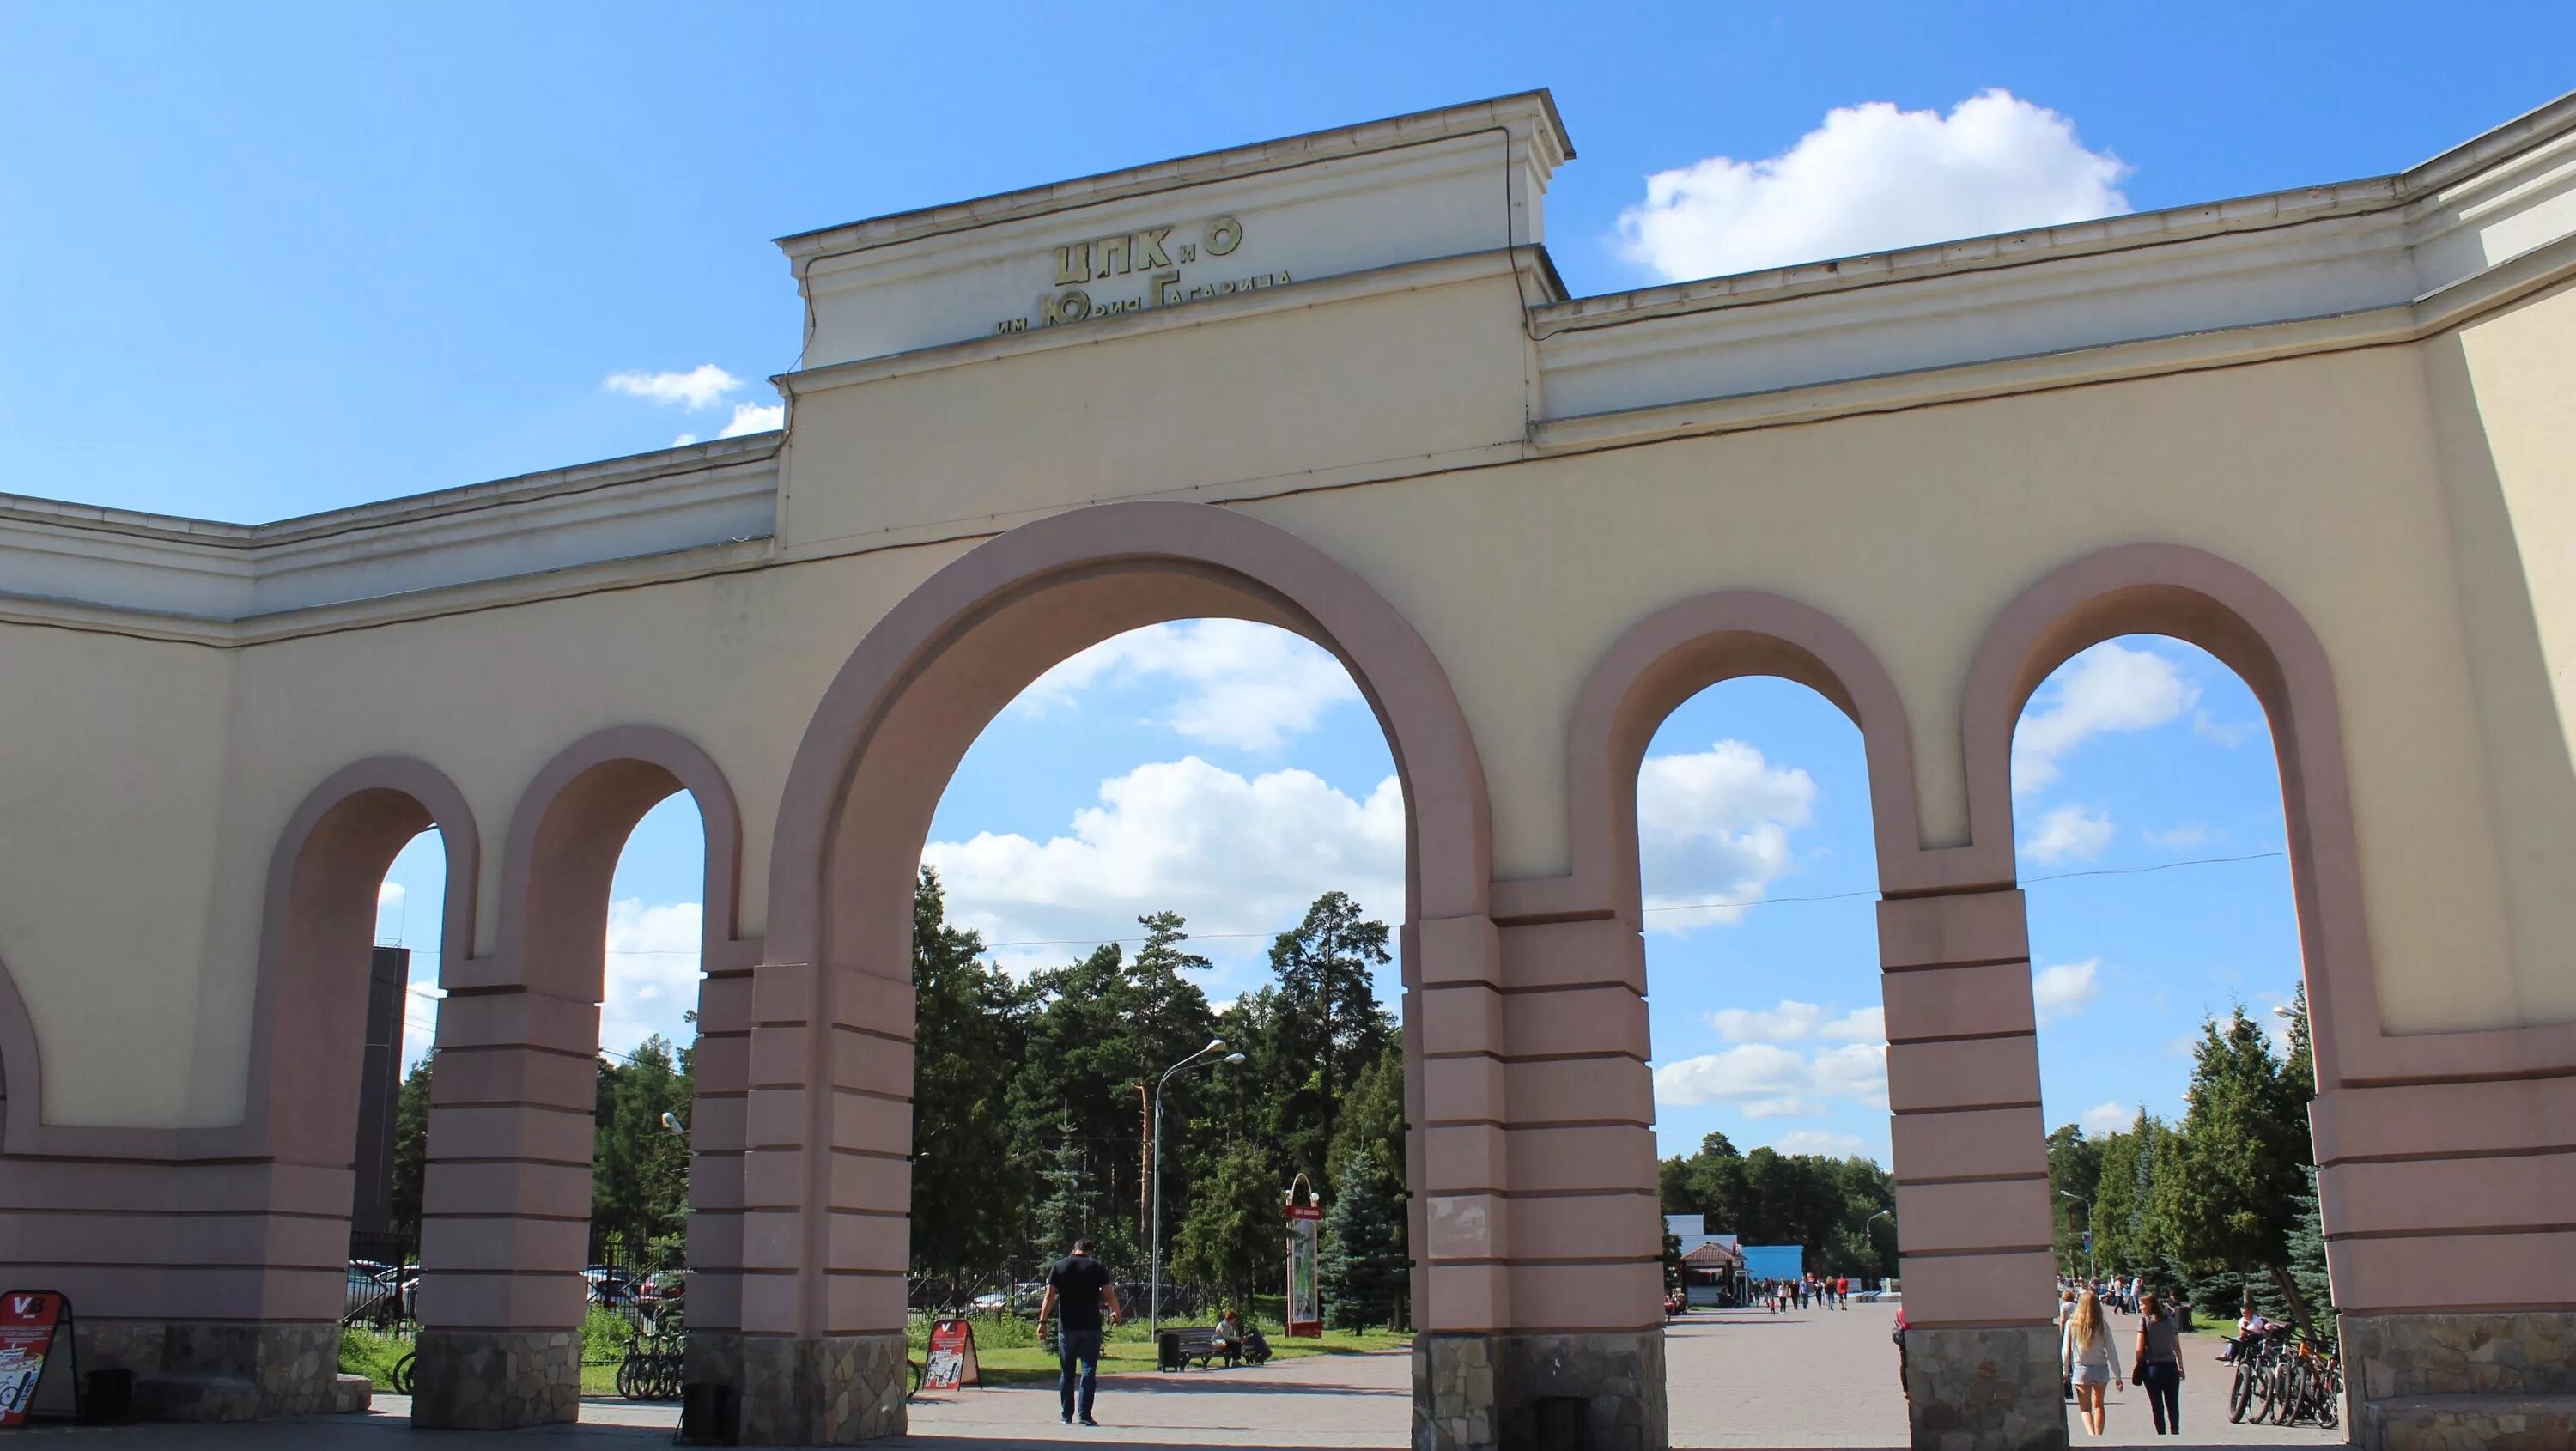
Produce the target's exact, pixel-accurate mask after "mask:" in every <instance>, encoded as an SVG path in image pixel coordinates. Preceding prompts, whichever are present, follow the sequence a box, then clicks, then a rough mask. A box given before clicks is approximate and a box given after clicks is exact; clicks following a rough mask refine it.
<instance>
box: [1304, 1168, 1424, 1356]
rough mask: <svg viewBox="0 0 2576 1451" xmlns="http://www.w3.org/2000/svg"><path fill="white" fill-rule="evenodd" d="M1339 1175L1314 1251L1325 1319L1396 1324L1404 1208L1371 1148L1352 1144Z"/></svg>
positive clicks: (1343, 1325) (1342, 1323) (1356, 1325)
mask: <svg viewBox="0 0 2576 1451" xmlns="http://www.w3.org/2000/svg"><path fill="white" fill-rule="evenodd" d="M1338 1177H1339V1179H1340V1182H1341V1186H1342V1188H1341V1193H1340V1195H1339V1197H1337V1198H1335V1199H1334V1200H1333V1202H1332V1204H1331V1206H1330V1207H1329V1208H1327V1209H1326V1210H1325V1211H1324V1222H1323V1242H1322V1244H1321V1245H1320V1246H1319V1247H1318V1248H1317V1250H1316V1255H1315V1276H1316V1283H1317V1285H1318V1287H1319V1288H1320V1290H1321V1292H1322V1295H1323V1301H1324V1318H1325V1319H1326V1320H1327V1321H1328V1322H1330V1323H1331V1324H1332V1325H1333V1326H1335V1327H1336V1328H1338V1329H1344V1330H1359V1329H1364V1328H1366V1327H1368V1326H1371V1325H1388V1326H1392V1325H1394V1324H1396V1323H1397V1308H1396V1307H1397V1305H1398V1304H1399V1303H1400V1302H1401V1300H1402V1298H1403V1291H1404V1282H1405V1279H1406V1273H1407V1268H1408V1267H1407V1264H1406V1262H1405V1257H1404V1207H1403V1205H1402V1204H1401V1203H1400V1202H1399V1201H1398V1200H1397V1198H1396V1196H1395V1195H1394V1194H1393V1193H1391V1192H1389V1188H1388V1178H1389V1176H1388V1174H1387V1172H1386V1166H1385V1165H1384V1164H1383V1163H1381V1162H1379V1159H1378V1156H1377V1155H1376V1154H1375V1153H1374V1152H1372V1151H1371V1150H1369V1149H1366V1148H1353V1149H1352V1150H1351V1151H1350V1153H1349V1157H1347V1158H1345V1159H1344V1160H1343V1161H1342V1172H1341V1174H1340V1175H1339V1176H1338Z"/></svg>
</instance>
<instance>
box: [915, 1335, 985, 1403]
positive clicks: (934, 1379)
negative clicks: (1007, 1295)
mask: <svg viewBox="0 0 2576 1451" xmlns="http://www.w3.org/2000/svg"><path fill="white" fill-rule="evenodd" d="M983 1383H984V1373H983V1370H982V1368H981V1367H979V1366H977V1365H976V1364H975V1327H974V1326H973V1325H971V1324H969V1323H967V1322H966V1321H963V1320H934V1321H932V1322H931V1323H930V1359H929V1360H928V1361H926V1362H924V1363H923V1365H922V1368H921V1388H922V1389H923V1390H926V1391H953V1390H955V1389H957V1388H958V1387H959V1386H979V1385H982V1384H983Z"/></svg>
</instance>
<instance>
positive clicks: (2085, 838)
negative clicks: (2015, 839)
mask: <svg viewBox="0 0 2576 1451" xmlns="http://www.w3.org/2000/svg"><path fill="white" fill-rule="evenodd" d="M2111 834H2112V828H2111V813H2110V812H2108V811H2088V810H2086V809H2085V808H2084V807H2081V806H2060V807H2058V808H2057V809H2056V810H2054V811H2051V812H2049V813H2048V814H2047V815H2046V816H2043V817H2041V818H2040V819H2039V829H2038V830H2037V831H2034V832H2032V833H2031V834H2030V835H2029V836H2028V837H2026V838H2024V839H2023V841H2022V844H2021V853H2022V855H2023V856H2026V857H2028V858H2030V859H2031V860H2032V861H2035V862H2037V863H2039V864H2040V865H2042V866H2055V865H2057V864H2058V863H2059V862H2089V861H2092V860H2093V859H2094V858H2096V857H2099V856H2100V855H2102V849H2103V848H2105V847H2107V846H2109V845H2110V844H2111Z"/></svg>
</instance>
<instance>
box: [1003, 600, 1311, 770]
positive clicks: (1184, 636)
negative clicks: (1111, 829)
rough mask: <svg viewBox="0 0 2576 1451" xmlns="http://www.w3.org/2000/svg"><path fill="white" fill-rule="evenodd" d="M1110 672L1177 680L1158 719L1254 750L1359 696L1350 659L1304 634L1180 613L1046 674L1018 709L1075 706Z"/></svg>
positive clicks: (1126, 677)
mask: <svg viewBox="0 0 2576 1451" xmlns="http://www.w3.org/2000/svg"><path fill="white" fill-rule="evenodd" d="M1104 680H1105V681H1110V682H1114V683H1117V684H1122V685H1133V684H1138V683H1142V682H1146V681H1169V682H1172V683H1175V684H1178V685H1179V686H1180V687H1181V689H1180V693H1179V694H1178V696H1177V697H1176V698H1175V699H1174V701H1173V703H1172V706H1171V709H1170V711H1169V713H1168V714H1165V715H1163V716H1161V717H1159V718H1158V719H1157V720H1156V721H1155V724H1158V725H1162V726H1166V727H1169V728H1170V729H1172V730H1174V731H1177V732H1179V733H1180V734H1181V735H1183V736H1186V737H1188V738H1189V739H1191V740H1194V741H1205V742H1208V743H1209V744H1211V745H1220V746H1233V747H1235V748H1237V749H1240V750H1247V751H1267V750H1275V749H1277V748H1278V747H1279V746H1280V745H1281V744H1282V743H1283V742H1284V741H1285V740H1286V739H1287V738H1288V737H1289V736H1292V735H1298V734H1302V733H1303V732H1306V731H1310V730H1313V729H1314V728H1315V725H1316V723H1317V722H1318V721H1320V720H1321V719H1322V718H1323V716H1324V713H1325V712H1326V711H1328V710H1330V709H1332V708H1333V707H1334V706H1336V705H1341V704H1345V703H1356V702H1358V701H1359V700H1360V699H1361V697H1360V692H1359V687H1358V686H1356V685H1354V684H1352V683H1351V676H1350V672H1349V671H1348V670H1345V669H1344V668H1342V662H1341V661H1340V660H1338V659H1336V658H1334V656H1333V654H1332V652H1331V651H1329V650H1326V649H1325V648H1323V647H1322V646H1320V645H1318V644H1316V643H1314V642H1313V641H1311V640H1308V639H1306V638H1305V637H1303V636H1300V635H1295V634H1291V633H1289V632H1288V631H1286V630H1282V629H1279V628H1278V627H1276V626H1273V625H1258V624H1254V623H1252V622H1251V621H1249V620H1182V621H1178V622H1176V623H1173V624H1168V625H1154V626H1150V627H1148V628H1146V629H1142V630H1130V631H1128V632H1127V633H1125V634H1123V635H1113V636H1111V637H1109V638H1108V639H1106V640H1103V641H1101V642H1100V643H1099V644H1097V645H1094V646H1092V647H1091V648H1090V649H1088V650H1085V651H1083V652H1082V653H1080V654H1078V655H1075V656H1073V657H1071V658H1070V659H1067V660H1065V661H1063V662H1062V663H1061V664H1058V665H1057V666H1056V667H1055V668H1054V669H1052V670H1050V671H1048V672H1047V673H1046V674H1044V675H1041V676H1039V677H1038V678H1037V680H1036V681H1035V682H1033V683H1032V684H1031V685H1030V686H1029V688H1028V689H1026V690H1024V691H1022V692H1020V696H1019V699H1018V700H1016V701H1014V702H1012V709H1014V710H1020V711H1025V712H1028V713H1030V714H1038V715H1043V714H1045V713H1047V712H1049V711H1052V710H1057V709H1064V708H1071V707H1075V706H1077V705H1078V704H1079V702H1080V698H1081V695H1082V692H1083V691H1084V690H1086V689H1088V688H1089V687H1091V686H1092V685H1093V684H1095V683H1097V682H1100V681H1104Z"/></svg>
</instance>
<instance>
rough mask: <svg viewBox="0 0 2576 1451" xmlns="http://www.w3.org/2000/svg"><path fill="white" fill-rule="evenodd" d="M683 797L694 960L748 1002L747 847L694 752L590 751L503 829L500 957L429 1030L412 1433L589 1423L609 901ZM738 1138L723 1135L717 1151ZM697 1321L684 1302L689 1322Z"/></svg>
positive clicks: (648, 736)
mask: <svg viewBox="0 0 2576 1451" xmlns="http://www.w3.org/2000/svg"><path fill="white" fill-rule="evenodd" d="M684 790H685V791H688V792H689V793H690V794H691V795H692V796H693V797H694V798H695V800H696V801H697V804H698V808H699V814H700V816H701V819H702V820H703V821H704V822H705V823H706V835H707V868H706V884H705V909H704V922H705V927H704V934H705V936H704V941H703V942H702V945H701V952H702V958H701V960H702V963H703V964H704V965H705V966H707V967H708V968H709V969H710V970H711V971H713V972H714V973H717V974H719V975H720V976H719V977H718V978H717V979H716V981H717V982H718V983H723V984H734V983H739V982H740V980H741V978H742V975H743V973H744V971H745V964H746V961H747V960H748V958H749V957H751V956H753V955H756V949H754V950H753V951H750V952H746V951H745V950H744V949H743V946H742V945H741V944H738V943H735V942H734V941H733V940H732V930H733V922H734V894H735V882H736V878H737V876H738V871H739V861H740V845H741V828H740V825H739V821H738V818H737V815H736V812H735V808H734V802H733V795H732V792H731V790H730V789H729V788H728V787H727V786H726V785H725V782H724V778H723V776H722V775H721V773H719V772H718V771H717V770H716V768H715V765H714V763H713V762H711V761H710V760H708V759H707V757H706V755H705V754H704V753H703V752H701V751H699V750H698V749H697V748H696V747H695V746H693V745H691V744H689V743H688V742H687V741H685V740H683V739H682V738H680V737H678V736H676V735H673V734H672V733H670V732H668V731H664V730H660V729H657V728H652V727H641V726H625V727H617V728H613V729H609V730H604V731H600V732H597V733H594V734H593V735H591V736H588V737H585V738H584V739H583V740H581V741H580V742H578V743H576V744H574V745H573V746H571V747H569V748H567V749H566V750H564V751H563V752H562V753H560V754H559V755H557V756H556V757H555V759H554V760H553V761H552V762H550V763H549V764H548V765H547V766H546V767H545V768H544V769H543V770H542V771H540V772H539V773H538V775H537V777H536V779H535V780H534V781H533V782H532V783H531V784H530V785H529V787H528V789H527V791H526V793H525V794H524V796H523V797H522V800H521V803H520V806H519V808H518V810H517V812H516V813H515V814H514V816H513V818H512V823H511V829H510V835H509V838H508V841H507V843H506V845H505V848H504V852H503V856H502V916H501V944H500V947H501V950H500V951H499V952H498V953H496V954H495V955H494V956H492V957H490V958H487V959H483V960H480V961H475V962H471V963H466V964H462V965H460V966H455V967H451V969H450V971H449V973H448V975H447V977H446V979H445V983H444V985H445V987H446V988H447V998H446V1001H445V1002H444V1003H443V1004H442V1005H441V1008H440V1011H439V1015H438V1057H437V1061H436V1066H435V1068H434V1069H433V1071H432V1073H431V1108H430V1123H429V1146H428V1152H429V1164H428V1176H427V1183H426V1185H425V1186H424V1190H423V1195H422V1198H423V1205H422V1223H421V1271H422V1274H421V1290H420V1316H421V1321H422V1326H423V1328H422V1331H421V1339H420V1350H419V1361H418V1365H417V1369H416V1379H417V1383H418V1392H417V1394H416V1395H415V1396H414V1398H413V1403H412V1419H413V1422H414V1424H416V1425H420V1426H425V1427H440V1428H449V1429H472V1430H501V1429H509V1428H514V1427H521V1426H533V1425H544V1424H549V1423H557V1422H568V1421H572V1420H574V1419H576V1418H577V1416H578V1414H579V1410H580V1395H581V1334H580V1328H581V1322H582V1316H583V1314H584V1311H585V1296H584V1290H583V1285H582V1281H581V1278H580V1270H581V1267H582V1266H583V1264H585V1263H586V1262H587V1260H588V1249H589V1232H590V1211H591V1173H592V1165H591V1147H592V1142H593V1131H594V1116H595V1112H596V1100H597V1082H598V1068H597V1062H598V1052H599V1004H600V996H601V990H602V985H603V980H604V973H603V969H604V956H603V948H604V938H605V932H606V926H607V916H608V896H609V884H610V881H611V878H612V877H613V875H614V873H615V871H616V867H617V860H618V856H619V854H620V853H621V852H622V851H623V850H624V848H625V844H626V840H627V838H628V836H629V835H630V834H631V833H632V832H633V830H634V827H635V824H636V822H637V821H639V820H640V819H641V818H642V817H643V815H644V813H645V812H647V811H649V810H651V809H652V808H653V806H654V805H656V804H657V803H659V802H661V801H662V800H664V799H666V798H668V797H670V796H672V795H674V794H676V793H678V792H681V791H684ZM740 995H741V994H740V992H739V990H738V988H737V989H729V988H726V987H718V988H716V989H714V990H712V991H710V992H709V993H708V994H706V998H705V1001H706V1002H707V1005H709V1006H714V1007H717V1008H718V1009H719V1010H720V1014H719V1015H720V1017H723V1018H728V1019H729V1018H731V1017H733V1016H734V1015H736V1014H738V1012H739V1008H738V1006H737V1005H736V1004H735V1003H734V1002H733V999H735V998H739V996H740ZM718 1033H719V1035H718V1036H716V1037H714V1038H713V1040H712V1041H713V1042H714V1043H715V1044H717V1045H718V1046H717V1048H716V1051H715V1052H714V1053H713V1054H711V1055H709V1054H705V1052H704V1049H703V1048H702V1050H701V1052H702V1064H703V1066H702V1069H701V1071H702V1072H704V1071H707V1070H709V1069H712V1070H713V1072H712V1075H711V1076H712V1078H713V1079H714V1081H715V1086H716V1087H717V1090H718V1092H719V1093H722V1092H723V1091H724V1090H725V1089H726V1088H727V1087H729V1086H730V1083H729V1080H738V1078H739V1074H740V1071H741V1055H740V1053H739V1050H738V1048H736V1047H734V1046H733V1045H735V1044H738V1043H739V1041H740V1034H739V1033H738V1032H734V1031H731V1030H730V1029H719V1030H718ZM706 1058H712V1059H713V1061H712V1062H705V1061H704V1060H705V1059H706ZM717 1101H719V1102H722V1101H724V1100H723V1099H721V1098H719V1099H718V1100H717ZM737 1132H738V1130H737V1129H736V1128H734V1126H732V1125H731V1124H729V1123H727V1122H726V1121H725V1119H724V1117H723V1116H722V1115H719V1119H718V1122H717V1123H715V1124H713V1125H710V1126H709V1134H708V1136H707V1137H708V1145H707V1146H708V1147H709V1148H710V1149H711V1150H713V1149H715V1148H716V1147H717V1146H718V1145H721V1144H722V1143H723V1142H724V1141H725V1140H726V1139H727V1138H728V1137H729V1136H730V1135H732V1134H734V1133H737ZM709 1157H710V1158H711V1159H715V1160H717V1161H718V1163H719V1164H725V1165H727V1166H728V1167H729V1161H728V1158H727V1156H726V1155H724V1154H722V1153H720V1152H711V1153H710V1154H709ZM692 1167H693V1169H694V1168H695V1167H696V1166H695V1165H694V1164H693V1166H692ZM725 1177H726V1176H725V1173H724V1170H723V1169H722V1168H716V1169H714V1170H713V1172H711V1174H710V1180H711V1183H710V1185H709V1189H710V1193H711V1195H712V1197H715V1198H717V1199H719V1200H721V1199H724V1198H726V1197H728V1196H727V1195H726V1194H725V1193H724V1191H723V1189H722V1185H723V1183H724V1180H725ZM692 1187H693V1190H694V1189H695V1188H696V1185H695V1183H694V1180H693V1184H692ZM727 1213H728V1211H726V1210H722V1209H719V1210H717V1211H716V1212H715V1214H714V1215H712V1216H710V1222H708V1223H707V1224H704V1225H699V1224H695V1223H693V1224H692V1226H691V1236H692V1241H693V1245H694V1243H695V1242H697V1241H699V1240H705V1241H707V1243H708V1247H709V1249H710V1251H711V1258H713V1259H715V1260H717V1261H719V1264H718V1265H717V1266H716V1268H717V1269H718V1270H719V1273H718V1274H717V1275H715V1276H712V1277H709V1278H710V1279H711V1280H713V1281H714V1283H705V1282H704V1281H702V1282H701V1283H705V1287H706V1288H707V1289H708V1290H710V1291H713V1292H715V1293H710V1294H708V1295H707V1296H706V1298H705V1300H704V1301H703V1305H704V1309H705V1311H706V1312H707V1313H708V1314H710V1315H711V1316H712V1317H713V1319H714V1320H715V1321H721V1320H722V1319H723V1318H724V1310H725V1307H726V1300H727V1295H726V1294H725V1293H724V1292H725V1291H726V1290H728V1289H729V1288H730V1276H729V1275H728V1274H726V1273H724V1271H729V1270H731V1269H732V1267H733V1266H732V1263H731V1261H730V1259H729V1258H728V1257H727V1256H726V1255H725V1254H724V1253H723V1251H722V1248H721V1247H722V1246H723V1245H724V1243H725V1241H726V1240H727V1238H728V1236H726V1235H725V1234H724V1232H723V1229H722V1227H721V1221H722V1220H723V1218H724V1216H725V1215H726V1214H727ZM696 1288H698V1286H697V1285H693V1286H692V1289H693V1290H694V1289H696ZM701 1303H702V1302H700V1301H698V1300H697V1299H696V1298H695V1297H694V1296H693V1297H692V1300H691V1304H690V1309H691V1311H692V1315H693V1318H694V1316H695V1315H696V1314H697V1313H698V1312H699V1310H700V1307H701Z"/></svg>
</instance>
